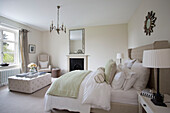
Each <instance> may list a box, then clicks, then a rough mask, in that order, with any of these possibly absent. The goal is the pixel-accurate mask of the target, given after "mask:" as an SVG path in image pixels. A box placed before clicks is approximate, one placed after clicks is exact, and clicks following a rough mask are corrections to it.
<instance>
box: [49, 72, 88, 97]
mask: <svg viewBox="0 0 170 113" xmlns="http://www.w3.org/2000/svg"><path fill="white" fill-rule="evenodd" d="M89 73H90V71H80V70H77V71H72V72H69V73H66V74H64V75H62V76H61V77H60V78H59V79H58V80H56V81H55V82H54V83H53V84H52V86H51V87H50V89H49V91H48V93H47V94H49V95H53V96H62V97H72V98H77V96H78V93H79V88H80V84H81V82H82V81H83V79H84V78H85V77H86V75H88V74H89Z"/></svg>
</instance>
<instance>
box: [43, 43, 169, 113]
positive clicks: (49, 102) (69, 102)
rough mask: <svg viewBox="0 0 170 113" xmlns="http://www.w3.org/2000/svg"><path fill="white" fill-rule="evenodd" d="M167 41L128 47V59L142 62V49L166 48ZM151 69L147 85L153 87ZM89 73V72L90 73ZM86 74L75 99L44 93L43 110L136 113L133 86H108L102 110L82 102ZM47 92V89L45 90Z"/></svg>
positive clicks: (136, 106) (153, 81)
mask: <svg viewBox="0 0 170 113" xmlns="http://www.w3.org/2000/svg"><path fill="white" fill-rule="evenodd" d="M168 46H169V45H168V42H167V41H157V42H154V43H153V44H149V45H146V46H142V47H138V48H134V49H129V50H128V55H129V58H130V59H138V60H139V61H141V62H142V57H143V51H144V50H149V49H160V48H167V47H168ZM153 71H154V70H153V69H150V78H149V82H148V85H147V87H149V88H152V89H155V86H156V84H155V78H154V74H153ZM90 74H91V73H90ZM86 79H88V76H87V77H86V78H85V79H84V80H83V82H82V83H81V85H80V89H79V94H78V97H77V99H75V98H69V97H59V96H52V95H48V94H46V95H45V111H46V112H50V110H52V109H53V108H56V109H59V110H63V109H67V110H69V111H78V112H80V113H90V112H92V113H113V112H114V113H132V112H133V113H138V101H137V100H138V98H137V91H138V90H136V89H134V88H131V89H129V90H127V91H124V90H113V89H112V88H110V92H111V96H110V98H109V99H110V110H109V111H107V110H103V109H101V108H99V107H96V106H93V105H91V104H82V99H83V96H82V95H83V90H84V88H85V87H84V86H85V85H86V83H87V80H86ZM47 92H48V91H47Z"/></svg>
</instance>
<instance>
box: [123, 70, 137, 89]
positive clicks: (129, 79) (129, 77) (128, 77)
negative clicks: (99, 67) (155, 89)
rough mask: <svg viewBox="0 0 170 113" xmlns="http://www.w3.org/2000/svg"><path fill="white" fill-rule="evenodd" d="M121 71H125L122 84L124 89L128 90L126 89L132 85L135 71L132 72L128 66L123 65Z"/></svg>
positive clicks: (134, 79)
mask: <svg viewBox="0 0 170 113" xmlns="http://www.w3.org/2000/svg"><path fill="white" fill-rule="evenodd" d="M123 72H124V73H125V76H126V78H125V82H124V84H123V89H124V90H128V89H130V88H131V87H132V86H133V85H134V83H135V81H136V78H137V76H136V73H135V72H133V71H132V70H131V69H129V68H128V67H124V68H123Z"/></svg>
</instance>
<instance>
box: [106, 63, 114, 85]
mask: <svg viewBox="0 0 170 113" xmlns="http://www.w3.org/2000/svg"><path fill="white" fill-rule="evenodd" d="M116 70H117V66H116V62H114V61H113V60H109V61H108V62H107V64H106V66H105V80H106V83H107V84H111V83H112V80H113V78H114V75H115V73H116Z"/></svg>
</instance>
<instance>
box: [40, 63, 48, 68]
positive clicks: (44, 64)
mask: <svg viewBox="0 0 170 113" xmlns="http://www.w3.org/2000/svg"><path fill="white" fill-rule="evenodd" d="M39 62H40V66H41V68H47V66H48V61H45V62H42V61H39Z"/></svg>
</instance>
